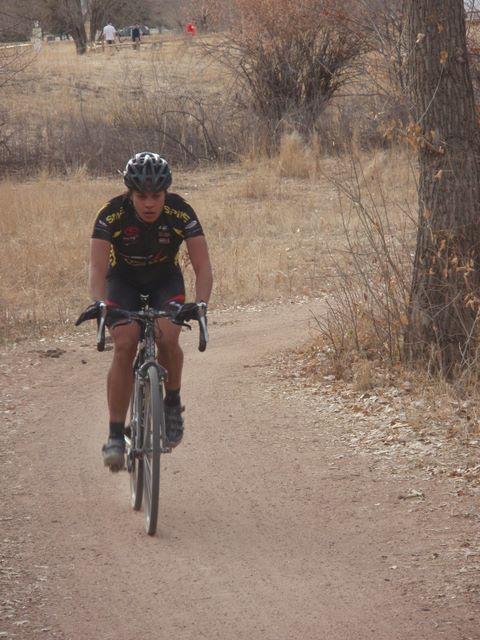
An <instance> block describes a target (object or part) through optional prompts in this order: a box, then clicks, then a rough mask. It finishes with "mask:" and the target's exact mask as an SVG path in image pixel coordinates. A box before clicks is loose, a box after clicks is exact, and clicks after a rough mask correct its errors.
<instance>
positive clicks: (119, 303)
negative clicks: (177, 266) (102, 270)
mask: <svg viewBox="0 0 480 640" xmlns="http://www.w3.org/2000/svg"><path fill="white" fill-rule="evenodd" d="M140 295H148V296H149V298H150V299H149V304H150V306H151V307H153V308H154V309H164V308H166V307H168V304H169V303H170V302H180V303H181V304H183V303H184V302H185V283H184V281H183V275H182V272H181V271H180V270H178V271H172V272H170V273H168V274H166V275H165V277H164V278H162V279H160V280H157V281H156V282H155V283H154V284H151V285H135V284H132V283H131V282H129V281H128V280H125V279H123V278H121V277H119V276H118V275H113V274H111V275H108V276H107V295H106V300H105V302H106V303H107V304H108V305H111V306H112V307H120V308H121V309H127V310H128V311H138V310H139V309H140V308H141V306H142V305H141V302H140Z"/></svg>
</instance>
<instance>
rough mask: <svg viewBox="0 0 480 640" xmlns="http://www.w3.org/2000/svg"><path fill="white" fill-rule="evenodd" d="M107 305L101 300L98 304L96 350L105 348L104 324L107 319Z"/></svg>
mask: <svg viewBox="0 0 480 640" xmlns="http://www.w3.org/2000/svg"><path fill="white" fill-rule="evenodd" d="M107 311H108V310H107V305H106V304H105V303H104V302H101V303H100V305H99V317H98V318H97V327H98V329H97V350H98V351H103V350H104V349H105V324H106V320H107Z"/></svg>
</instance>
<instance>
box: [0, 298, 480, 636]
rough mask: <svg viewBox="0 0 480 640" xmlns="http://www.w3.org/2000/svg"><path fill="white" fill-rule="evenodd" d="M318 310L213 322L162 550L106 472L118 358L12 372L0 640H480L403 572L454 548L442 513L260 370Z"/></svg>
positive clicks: (192, 364) (170, 480) (171, 486)
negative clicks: (104, 449)
mask: <svg viewBox="0 0 480 640" xmlns="http://www.w3.org/2000/svg"><path fill="white" fill-rule="evenodd" d="M315 308H316V309H317V310H318V309H319V308H320V307H319V304H317V305H314V304H290V305H284V306H282V307H281V309H280V308H275V307H270V308H264V309H252V310H250V311H243V312H240V311H231V312H224V313H217V314H212V317H211V323H210V327H211V344H210V345H209V348H208V350H207V352H206V353H205V354H200V353H199V352H197V351H196V349H195V342H196V338H197V337H196V335H187V334H185V335H184V340H183V343H184V345H185V352H186V372H185V380H184V399H185V401H186V402H187V413H186V421H187V431H186V436H185V439H184V442H183V443H182V445H181V447H179V448H178V449H177V450H176V451H175V452H174V453H173V454H172V455H171V456H169V457H167V456H165V457H164V458H163V460H162V465H163V467H162V492H161V511H160V523H159V531H158V534H157V536H155V537H153V538H149V537H148V536H147V535H146V534H145V533H144V529H143V512H141V513H134V512H133V511H132V510H131V509H130V506H129V488H128V476H127V474H126V473H123V474H119V475H112V474H110V473H109V472H108V471H107V470H105V469H104V468H103V467H102V464H101V458H100V446H101V443H102V442H103V439H104V436H105V427H106V424H107V416H106V408H105V398H104V378H105V373H106V369H107V366H108V360H109V359H110V354H108V353H106V354H98V353H96V352H95V351H94V349H93V348H92V344H93V332H91V333H88V335H79V336H78V337H75V338H73V339H66V340H65V341H63V342H59V343H55V344H53V343H48V342H45V343H43V345H41V347H39V349H38V350H39V351H43V353H38V352H37V351H35V352H33V353H32V352H30V353H28V354H26V356H24V357H22V358H21V359H20V364H19V370H18V371H17V372H14V371H13V370H12V366H11V365H12V360H11V356H9V355H8V354H6V353H4V354H3V356H2V359H1V361H0V362H1V365H2V373H3V376H2V390H3V391H2V393H3V397H2V416H3V418H4V419H3V420H2V422H3V425H2V443H3V444H0V455H1V458H0V460H1V466H2V477H3V480H2V488H1V497H2V512H1V515H0V526H1V529H2V531H1V534H0V540H1V541H2V546H1V565H0V571H1V573H0V587H1V589H2V592H1V595H0V637H6V638H25V639H27V638H28V639H30V638H40V637H46V638H61V639H65V640H67V639H68V640H90V639H92V640H93V639H98V640H110V639H112V640H113V639H115V640H127V639H130V638H138V637H141V638H153V639H163V638H165V639H166V638H172V639H174V640H187V639H189V640H190V639H191V640H194V639H195V640H197V639H198V638H207V639H209V640H212V639H214V638H221V639H222V640H230V639H231V640H243V639H245V640H247V639H248V640H297V639H298V640H299V639H302V640H320V639H326V640H327V639H328V640H349V639H350V638H352V639H355V640H363V639H365V640H366V639H367V638H368V639H371V638H379V639H381V640H400V639H402V640H403V639H406V638H413V639H434V638H447V637H448V638H449V640H456V639H458V640H460V639H467V638H479V637H480V635H479V633H478V629H477V627H476V624H477V623H476V622H475V621H474V620H473V618H474V617H475V616H476V613H477V612H472V611H469V609H468V605H467V603H466V602H455V603H450V604H449V603H446V602H445V601H441V602H439V603H438V606H437V607H436V608H435V606H434V605H432V604H429V606H425V603H424V602H422V600H421V598H419V594H421V589H422V584H425V583H429V580H430V582H431V581H432V579H433V578H434V577H435V575H436V574H435V572H434V571H433V570H432V571H431V572H430V574H429V573H428V572H429V569H428V566H427V568H426V569H425V568H423V569H422V570H421V574H419V570H418V569H417V568H415V567H408V566H404V567H403V568H402V562H401V559H402V558H404V557H405V556H406V555H408V554H409V553H410V552H411V551H412V549H417V548H418V549H423V548H428V549H429V548H430V546H431V545H434V544H435V543H437V542H438V543H439V544H441V543H442V541H443V539H444V538H443V537H444V535H445V534H444V529H445V522H444V518H445V517H446V516H445V515H444V513H443V512H442V511H441V510H440V511H436V510H432V512H431V514H430V516H429V518H430V520H429V521H428V522H427V523H426V522H425V520H424V518H425V513H424V512H421V513H420V512H418V513H417V512H416V511H414V510H413V511H412V510H409V509H408V508H407V505H406V504H405V501H403V502H401V501H399V500H398V494H399V493H400V492H401V491H406V490H407V489H408V487H409V486H410V485H409V480H408V479H405V478H403V479H402V478H394V477H390V476H389V475H388V473H384V474H383V475H382V474H381V472H380V471H378V470H377V471H375V472H372V470H371V469H370V468H369V464H368V457H362V456H352V455H351V451H350V450H348V449H347V448H346V446H345V445H343V444H342V441H341V438H339V434H341V433H342V430H345V429H346V428H347V427H346V425H344V424H343V421H342V415H341V414H340V415H337V418H336V422H335V421H334V420H333V419H332V416H331V415H330V413H329V411H328V407H327V405H326V404H325V400H324V399H322V398H321V397H319V398H318V401H317V404H316V409H315V411H312V408H311V403H310V404H308V403H304V402H303V401H302V398H301V396H299V395H298V394H289V393H288V387H285V383H284V382H278V384H277V382H276V381H275V379H274V378H272V371H271V368H270V367H268V366H266V365H265V358H268V357H270V356H271V355H272V354H275V353H277V352H278V351H280V350H282V349H284V348H287V347H292V346H294V345H296V344H298V343H300V342H301V341H302V340H303V338H304V336H305V335H306V334H307V333H308V331H309V322H310V318H311V309H315ZM193 333H194V332H192V334H193ZM48 349H62V350H64V351H65V352H64V353H62V354H59V353H58V352H57V353H54V352H51V353H48V352H47V353H46V351H47V350H48ZM42 355H49V356H50V357H42ZM55 355H58V356H59V357H51V356H55ZM440 493H441V491H440V489H439V497H438V500H439V501H441V500H442V497H441V495H440ZM399 559H400V560H399Z"/></svg>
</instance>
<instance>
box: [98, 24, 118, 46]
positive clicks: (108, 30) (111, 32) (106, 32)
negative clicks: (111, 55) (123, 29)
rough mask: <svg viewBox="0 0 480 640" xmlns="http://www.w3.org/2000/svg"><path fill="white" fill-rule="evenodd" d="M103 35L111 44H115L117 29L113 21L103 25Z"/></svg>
mask: <svg viewBox="0 0 480 640" xmlns="http://www.w3.org/2000/svg"><path fill="white" fill-rule="evenodd" d="M101 37H102V38H103V40H104V41H105V42H106V43H107V44H108V45H109V46H112V45H113V44H115V38H116V37H117V30H116V29H115V27H114V26H113V25H112V23H111V22H108V23H107V24H106V25H105V26H104V27H103V31H102V35H101Z"/></svg>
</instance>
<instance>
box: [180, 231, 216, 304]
mask: <svg viewBox="0 0 480 640" xmlns="http://www.w3.org/2000/svg"><path fill="white" fill-rule="evenodd" d="M185 243H186V245H187V250H188V255H189V257H190V261H191V263H192V267H193V270H194V271H195V301H196V302H201V301H203V302H208V301H209V299H210V293H211V291H212V284H213V276H212V266H211V264H210V258H209V255H208V246H207V241H206V240H205V236H195V237H194V238H188V239H187V240H185Z"/></svg>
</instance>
